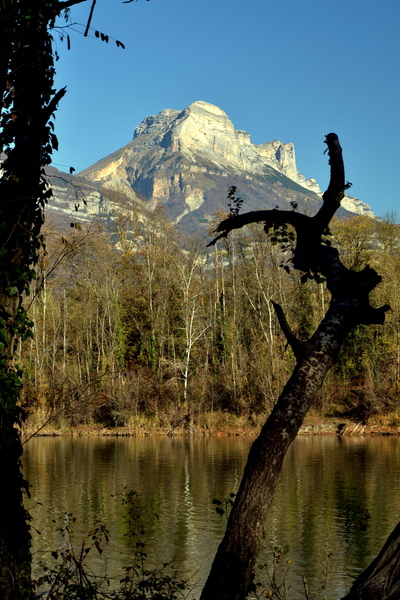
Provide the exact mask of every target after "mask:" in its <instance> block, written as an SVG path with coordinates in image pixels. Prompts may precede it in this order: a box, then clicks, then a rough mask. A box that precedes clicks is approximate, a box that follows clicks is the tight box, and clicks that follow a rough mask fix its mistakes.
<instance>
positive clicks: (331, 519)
mask: <svg viewBox="0 0 400 600" xmlns="http://www.w3.org/2000/svg"><path fill="white" fill-rule="evenodd" d="M251 441H252V440H251V439H248V438H244V437H243V438H228V437H226V438H193V437H179V438H164V437H162V438H161V437H160V438H158V437H148V438H119V439H116V438H105V437H102V438H85V439H82V438H80V439H76V438H62V439H54V438H39V439H33V440H32V441H30V442H29V444H28V445H27V451H26V454H25V456H24V466H25V471H26V474H27V476H28V477H29V480H30V481H31V482H32V488H33V489H32V492H33V498H34V499H35V500H37V501H39V502H42V504H43V506H41V507H40V506H39V507H36V508H35V509H34V511H33V517H34V523H33V525H34V527H35V528H37V529H38V530H39V531H41V535H40V536H36V538H35V540H34V550H35V551H36V550H38V549H39V548H40V549H48V550H54V549H55V548H56V547H57V543H58V539H59V538H58V534H57V533H56V531H55V530H56V528H57V526H58V525H56V524H54V523H53V522H52V519H54V518H57V517H58V516H62V515H63V514H64V512H65V511H68V512H72V513H73V515H74V516H75V517H76V518H77V523H76V533H77V540H78V541H79V535H82V536H83V535H84V534H85V533H87V531H88V530H89V529H90V528H91V527H92V526H93V525H94V524H95V523H96V522H97V521H98V520H99V519H102V520H104V522H106V523H107V525H108V527H109V529H110V531H111V541H110V544H109V550H108V552H109V554H110V558H109V567H110V571H117V570H118V569H120V568H121V567H122V566H124V564H125V563H126V561H127V560H129V558H130V557H131V555H132V544H131V542H130V537H129V536H128V535H126V534H127V533H129V530H128V527H127V516H128V512H127V507H126V506H123V505H122V506H121V502H120V500H119V498H120V493H121V491H122V490H124V489H125V490H128V491H129V490H132V489H133V490H135V491H137V492H138V493H139V494H140V499H141V502H142V503H143V505H144V506H145V507H146V509H147V510H146V511H145V513H144V516H143V526H144V530H145V532H146V534H145V536H144V540H145V542H146V544H147V545H146V551H147V553H148V555H149V557H150V559H151V560H153V561H154V562H160V561H167V560H170V559H172V558H175V559H176V561H177V565H178V566H179V567H180V568H182V569H183V570H184V571H185V573H186V574H193V573H196V571H197V569H198V570H199V571H198V573H196V574H195V577H194V579H195V580H197V579H199V581H200V583H201V582H202V581H203V580H204V579H205V577H206V575H207V572H208V569H209V566H210V564H211V560H212V558H213V556H214V553H215V549H216V547H217V545H218V543H219V541H220V539H221V538H222V535H223V531H224V528H225V524H226V521H225V519H224V517H222V518H221V517H218V515H217V514H216V512H215V509H214V506H213V504H212V500H213V499H214V498H225V497H227V496H229V494H230V493H231V492H232V491H235V490H236V489H237V485H238V482H239V481H240V477H241V473H242V468H243V466H244V463H245V459H246V456H247V453H248V449H249V446H250V444H251ZM399 458H400V440H399V439H397V438H386V437H383V438H362V437H354V438H351V437H347V438H337V437H307V438H305V437H304V438H302V437H300V438H298V439H297V440H296V441H295V442H294V443H293V445H292V447H291V449H290V451H289V453H288V455H287V457H286V459H285V463H284V469H283V472H282V475H281V478H280V484H279V487H278V489H277V492H276V499H275V502H274V507H273V510H272V512H271V516H270V518H269V519H268V521H267V523H266V527H265V531H266V538H265V540H264V548H265V549H266V552H268V551H269V550H270V548H271V547H272V546H275V545H284V544H289V545H290V546H291V551H290V558H291V559H293V564H292V567H291V575H290V577H291V583H292V586H293V587H292V589H293V590H296V589H300V586H301V585H302V584H301V581H300V576H301V575H302V574H303V573H304V574H305V575H306V577H307V579H308V581H309V583H310V586H311V587H312V586H313V585H314V584H315V583H316V582H317V581H320V577H319V576H320V571H321V570H322V568H323V561H324V557H325V556H326V554H327V553H329V552H333V553H334V557H333V560H336V561H337V570H336V573H335V574H334V576H333V578H332V580H331V582H330V583H329V588H330V589H332V590H335V591H336V593H335V598H337V590H339V589H343V591H345V590H346V589H347V588H348V587H349V584H350V577H348V575H347V574H350V575H351V576H355V575H356V574H358V573H359V572H360V571H361V570H362V569H363V568H364V567H365V566H367V564H368V563H369V562H370V560H371V558H372V557H373V556H374V555H375V554H376V552H377V551H378V550H379V548H380V546H381V545H382V542H383V541H384V540H385V538H386V536H387V535H388V533H389V532H390V530H391V528H392V527H393V523H394V521H395V519H396V517H397V515H398V510H399V504H400V500H399V501H397V502H396V501H395V500H394V499H395V498H400V495H399V491H400V489H399V478H398V469H397V467H396V465H398V464H399V460H398V459H399ZM387 490H391V493H390V494H388V493H387ZM360 505H361V506H364V507H365V508H367V509H368V510H369V512H370V514H371V520H370V521H369V523H368V527H367V529H366V531H362V530H357V529H356V527H354V514H355V510H356V508H357V506H360ZM38 557H39V558H40V559H42V558H43V555H41V554H40V555H38V554H35V559H36V560H38ZM328 597H329V596H328ZM332 597H333V594H332Z"/></svg>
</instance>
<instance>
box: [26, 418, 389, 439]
mask: <svg viewBox="0 0 400 600" xmlns="http://www.w3.org/2000/svg"><path fill="white" fill-rule="evenodd" d="M393 421H394V419H389V418H388V417H382V418H380V419H377V418H375V419H374V420H373V421H371V422H368V423H362V422H356V421H352V420H350V419H343V418H340V417H325V418H323V417H319V416H314V415H307V416H306V418H305V419H304V423H303V425H302V426H301V428H300V430H299V435H340V436H346V437H347V436H356V435H357V436H360V435H372V436H375V435H394V436H396V435H400V426H397V425H394V424H393ZM260 429H261V425H260V426H254V425H253V424H251V423H245V422H243V421H241V420H240V419H238V420H237V422H236V423H235V422H226V423H225V424H221V423H219V424H216V425H214V426H212V425H210V426H204V425H198V424H195V423H194V424H193V425H192V426H190V424H189V423H185V424H184V425H180V426H177V427H173V428H172V427H170V426H168V427H160V426H152V425H151V424H146V423H139V424H137V425H136V426H130V427H101V426H98V425H80V426H79V427H65V428H62V427H61V428H58V427H53V426H52V425H51V424H48V425H46V426H44V427H43V428H41V429H40V430H38V428H36V429H34V428H32V427H28V428H26V429H24V432H23V433H24V437H25V438H28V437H31V436H32V435H37V436H54V437H56V436H66V435H72V436H109V437H112V436H113V437H127V436H149V435H159V436H174V435H178V436H183V435H200V436H249V437H256V436H257V435H258V434H259V432H260Z"/></svg>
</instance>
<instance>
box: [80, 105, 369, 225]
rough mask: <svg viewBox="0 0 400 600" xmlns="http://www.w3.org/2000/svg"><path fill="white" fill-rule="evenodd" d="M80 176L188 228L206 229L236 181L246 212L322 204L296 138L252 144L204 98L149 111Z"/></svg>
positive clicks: (307, 208) (314, 208)
mask: <svg viewBox="0 0 400 600" xmlns="http://www.w3.org/2000/svg"><path fill="white" fill-rule="evenodd" d="M80 176H81V177H83V178H85V179H86V180H89V182H91V183H92V184H96V185H97V186H101V187H102V188H103V189H104V188H107V189H109V190H110V189H112V190H115V191H117V192H118V193H123V194H124V195H125V197H127V198H131V200H132V201H133V202H136V203H137V202H139V203H143V205H144V207H145V208H146V210H154V209H155V208H156V207H157V206H163V207H164V208H165V212H166V214H167V215H168V216H169V218H170V219H171V220H172V221H173V222H174V223H175V224H178V223H179V225H180V226H181V227H182V228H184V229H186V230H187V231H190V232H200V231H203V232H204V230H205V229H207V228H209V227H210V223H211V222H212V221H213V213H214V212H215V211H217V210H226V208H227V204H226V193H227V189H228V187H229V186H231V185H235V186H237V188H238V192H239V194H240V196H241V198H242V199H243V211H247V210H260V209H265V208H272V207H275V206H278V207H281V208H285V209H288V208H290V202H295V203H296V204H297V205H298V207H299V210H304V211H306V212H307V214H313V213H315V212H316V211H317V210H318V206H319V205H320V203H321V199H320V196H321V190H320V188H319V186H318V183H317V182H316V181H315V179H307V180H306V178H305V177H304V176H303V175H301V174H300V173H299V172H298V170H297V166H296V156H295V150H294V146H293V144H291V143H282V142H281V141H280V140H273V141H272V142H267V143H265V144H260V145H255V144H253V143H252V141H251V138H250V135H249V134H248V133H247V132H246V131H243V130H235V128H234V125H233V123H232V121H231V120H230V119H229V117H228V115H227V114H226V113H225V112H224V111H223V110H222V109H220V108H219V107H218V106H215V105H213V104H210V103H208V102H204V101H197V102H193V103H192V104H190V105H189V106H188V107H187V108H185V109H184V110H175V109H170V108H167V109H164V110H162V111H161V112H160V113H159V114H158V115H150V116H147V117H145V119H143V121H142V122H141V123H140V125H139V126H138V127H136V129H135V133H134V137H133V139H132V141H131V142H129V143H128V144H127V145H126V146H125V147H124V148H121V149H120V150H117V151H116V152H114V153H113V154H111V155H109V156H107V157H106V158H103V159H102V160H100V161H99V162H97V163H96V164H94V165H92V166H91V167H89V168H88V169H85V170H84V171H82V172H81V173H80ZM350 204H351V208H349V210H350V211H353V209H354V207H356V208H357V211H356V212H358V213H363V214H371V215H372V213H371V211H370V209H369V207H366V205H365V204H363V203H361V202H360V203H359V204H357V203H356V202H355V199H352V202H351V203H350ZM343 206H344V203H343ZM341 210H342V211H343V214H345V211H344V210H343V209H341ZM368 211H369V213H368Z"/></svg>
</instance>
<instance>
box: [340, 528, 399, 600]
mask: <svg viewBox="0 0 400 600" xmlns="http://www.w3.org/2000/svg"><path fill="white" fill-rule="evenodd" d="M399 598H400V523H398V525H397V527H395V529H394V530H393V531H392V533H391V534H390V535H389V537H388V539H387V540H386V543H385V545H384V546H383V548H382V550H381V551H380V552H379V554H378V556H377V557H376V558H375V559H374V560H373V561H372V563H371V564H370V565H369V567H367V568H366V569H365V571H364V572H363V573H361V575H360V576H359V577H358V578H357V579H356V581H355V582H354V583H353V585H352V588H351V590H350V592H349V593H348V594H347V595H346V596H344V598H342V600H399Z"/></svg>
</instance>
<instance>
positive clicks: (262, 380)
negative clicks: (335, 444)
mask: <svg viewBox="0 0 400 600" xmlns="http://www.w3.org/2000/svg"><path fill="white" fill-rule="evenodd" d="M220 217H221V215H216V222H218V221H219V220H220ZM116 224H117V231H118V243H117V249H116V247H115V237H114V238H113V239H111V238H110V234H109V231H107V230H106V229H103V228H101V227H100V226H98V225H92V226H91V227H89V228H87V229H85V228H83V227H82V228H81V229H71V235H70V236H69V237H68V238H67V237H61V236H60V234H59V233H57V231H56V230H53V231H52V227H51V223H48V224H47V231H46V239H47V250H46V253H45V254H44V255H43V256H42V258H41V261H40V268H39V273H38V278H37V280H36V281H35V283H34V286H33V288H32V292H31V295H30V297H29V298H28V299H27V304H28V305H29V311H30V315H31V318H32V320H33V321H34V323H35V336H34V339H29V340H27V341H26V342H24V344H23V345H22V347H20V349H19V363H20V365H21V366H22V367H23V370H24V373H25V382H24V391H23V402H24V405H25V408H26V409H27V410H28V411H29V414H30V417H29V419H28V424H29V426H30V427H35V428H37V427H40V426H41V425H42V424H43V423H45V422H47V421H48V420H49V419H50V423H51V426H52V428H61V429H65V428H69V427H77V426H91V427H92V426H93V425H95V426H98V427H113V426H118V427H123V426H125V427H129V428H131V429H135V430H137V429H140V428H149V427H152V426H161V427H164V428H166V430H167V431H171V432H172V431H173V430H174V429H176V428H185V429H188V430H194V431H196V429H198V428H200V427H201V428H207V427H209V428H214V427H224V426H227V425H230V424H232V425H234V424H235V423H236V424H238V423H241V424H249V425H257V424H261V423H262V422H263V421H264V420H265V415H266V413H268V412H269V411H270V409H271V407H272V406H273V404H274V403H275V401H276V398H277V397H278V394H279V392H280V390H281V389H282V387H283V384H284V382H285V381H286V380H287V377H288V374H289V373H290V372H291V369H292V368H293V365H294V356H293V354H292V350H291V349H290V347H287V344H286V340H285V338H284V336H283V334H282V333H281V330H280V327H279V324H278V323H277V319H276V316H275V312H274V310H273V306H272V304H271V300H274V301H276V302H278V303H279V304H280V305H281V306H282V307H283V309H284V311H285V313H286V315H287V317H288V319H289V321H290V325H291V327H292V329H293V330H294V332H295V333H296V335H297V336H299V337H301V338H302V339H306V338H307V337H308V336H309V335H310V334H311V332H312V331H313V330H314V328H315V326H316V324H317V323H319V321H320V320H321V319H322V315H323V314H325V311H326V308H327V306H328V303H329V293H328V292H327V290H326V288H325V285H324V283H323V282H319V283H317V282H316V281H314V280H309V281H307V282H306V283H305V284H301V282H300V277H299V275H298V274H296V273H295V271H293V270H291V269H290V236H289V237H288V238H287V240H286V241H285V240H284V241H283V244H284V245H285V246H287V249H286V251H285V252H284V253H282V251H281V243H282V241H277V240H275V239H274V238H270V239H268V237H267V236H266V235H265V233H264V231H263V229H262V227H261V226H259V225H257V226H251V227H247V228H246V231H238V232H236V233H235V234H231V236H230V238H229V239H228V240H223V241H220V242H219V243H218V246H216V247H214V248H212V249H206V248H205V244H204V241H203V240H196V239H194V238H191V239H188V238H185V239H184V238H183V237H182V236H181V235H180V234H179V232H178V231H177V230H176V228H174V227H173V226H172V225H171V224H170V222H169V221H168V220H167V219H165V218H164V217H163V215H162V213H160V212H159V213H157V212H156V213H155V214H154V216H153V217H151V219H150V218H149V219H147V220H141V221H139V220H138V221H137V222H134V221H133V220H132V216H131V215H130V214H128V213H126V214H122V213H121V214H120V215H119V217H118V219H117V220H116ZM132 232H133V235H132ZM332 233H333V236H334V238H331V239H334V241H335V245H336V246H337V247H338V249H339V250H340V253H341V257H342V260H343V262H344V263H345V264H346V266H348V267H350V268H356V269H361V268H363V266H365V264H366V263H368V264H370V265H371V266H373V267H377V268H378V270H379V272H380V273H381V274H382V276H383V282H382V283H381V284H380V285H379V287H378V289H377V291H376V292H375V294H376V298H375V299H376V305H378V304H379V305H380V304H386V303H387V304H390V306H391V307H392V310H391V311H390V312H389V313H388V314H387V318H386V323H385V325H384V326H368V327H366V326H359V327H358V328H357V329H356V331H355V332H354V333H353V334H352V335H350V337H349V338H348V339H347V341H346V343H345V345H344V348H343V350H342V352H341V355H340V359H339V361H338V363H337V365H336V366H335V367H334V368H333V369H332V371H331V372H330V374H329V376H328V379H327V382H326V384H325V386H324V388H323V391H322V393H321V394H320V396H319V397H318V398H317V400H316V403H315V407H314V410H315V412H316V413H317V414H318V415H321V416H329V415H330V416H337V417H340V416H341V417H345V416H348V417H351V418H353V419H354V420H356V421H360V422H363V423H366V422H368V420H369V421H370V422H371V421H372V420H374V419H376V418H377V416H379V419H381V420H383V422H385V423H386V424H392V425H398V424H399V423H400V404H399V389H398V388H399V375H400V300H399V296H400V294H399V290H400V252H399V250H400V230H399V227H398V226H397V225H396V224H395V222H394V219H393V218H388V219H386V220H383V221H377V220H374V219H369V218H367V217H362V216H358V217H353V218H350V219H348V220H346V221H338V220H337V221H335V223H334V226H333V228H332ZM277 242H278V243H277ZM285 271H290V273H289V275H288V273H287V272H285ZM375 299H374V300H375ZM266 357H267V360H266ZM265 365H267V368H266V366H265Z"/></svg>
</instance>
